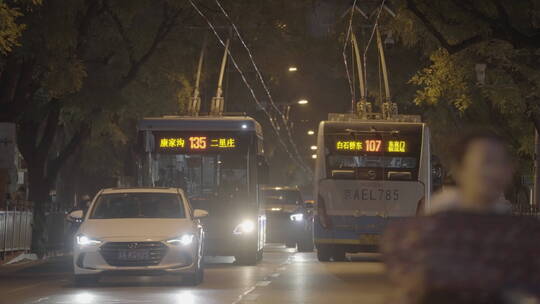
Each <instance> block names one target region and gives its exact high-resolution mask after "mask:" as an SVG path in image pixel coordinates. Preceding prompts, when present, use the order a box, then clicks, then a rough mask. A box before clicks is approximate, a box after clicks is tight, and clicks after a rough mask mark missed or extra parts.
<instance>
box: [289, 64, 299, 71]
mask: <svg viewBox="0 0 540 304" xmlns="http://www.w3.org/2000/svg"><path fill="white" fill-rule="evenodd" d="M296 71H298V68H297V67H295V66H294V65H293V66H290V67H289V72H296Z"/></svg>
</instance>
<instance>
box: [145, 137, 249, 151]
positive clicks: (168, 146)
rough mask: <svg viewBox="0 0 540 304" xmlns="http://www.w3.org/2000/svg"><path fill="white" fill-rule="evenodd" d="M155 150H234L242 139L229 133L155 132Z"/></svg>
mask: <svg viewBox="0 0 540 304" xmlns="http://www.w3.org/2000/svg"><path fill="white" fill-rule="evenodd" d="M154 136H155V142H156V150H158V151H160V152H172V153H189V152H213V151H215V152H217V151H236V150H238V149H239V148H240V146H241V143H242V139H241V138H239V137H238V136H232V135H231V134H200V133H199V134H193V135H190V134H171V133H169V134H155V135H154Z"/></svg>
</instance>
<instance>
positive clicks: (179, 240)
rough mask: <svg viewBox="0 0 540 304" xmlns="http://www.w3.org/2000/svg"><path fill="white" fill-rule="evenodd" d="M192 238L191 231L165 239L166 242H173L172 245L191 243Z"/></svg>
mask: <svg viewBox="0 0 540 304" xmlns="http://www.w3.org/2000/svg"><path fill="white" fill-rule="evenodd" d="M194 238H195V235H193V234H192V233H186V234H184V235H181V236H179V237H175V238H173V239H170V240H167V243H169V244H173V245H183V246H188V245H191V244H192V243H193V239H194Z"/></svg>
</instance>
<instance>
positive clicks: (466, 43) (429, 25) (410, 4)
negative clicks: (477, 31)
mask: <svg viewBox="0 0 540 304" xmlns="http://www.w3.org/2000/svg"><path fill="white" fill-rule="evenodd" d="M407 9H408V10H409V11H411V12H412V13H413V14H414V15H415V16H416V17H417V18H418V19H419V20H420V21H421V22H422V24H423V25H424V27H425V28H426V29H427V30H428V32H429V33H430V34H431V35H433V37H435V39H436V40H437V41H438V42H439V44H440V45H441V46H442V47H443V48H445V49H446V50H447V51H448V52H449V53H450V54H454V53H457V52H459V51H462V50H464V49H466V48H468V47H470V46H472V45H474V44H477V43H479V42H482V41H483V40H484V39H483V38H482V36H480V35H475V36H472V37H470V38H467V39H465V40H463V41H461V42H459V43H456V44H451V43H450V42H448V40H447V39H446V38H445V37H444V35H443V34H442V33H441V32H440V31H439V30H438V29H437V27H436V26H435V24H433V22H431V20H430V19H429V18H428V16H427V15H426V14H424V13H423V12H422V11H421V10H420V9H419V8H418V6H417V5H416V3H415V2H414V0H407Z"/></svg>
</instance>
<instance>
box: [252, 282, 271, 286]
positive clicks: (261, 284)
mask: <svg viewBox="0 0 540 304" xmlns="http://www.w3.org/2000/svg"><path fill="white" fill-rule="evenodd" d="M270 283H272V281H259V282H257V284H255V286H259V287H266V286H268V285H270Z"/></svg>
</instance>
